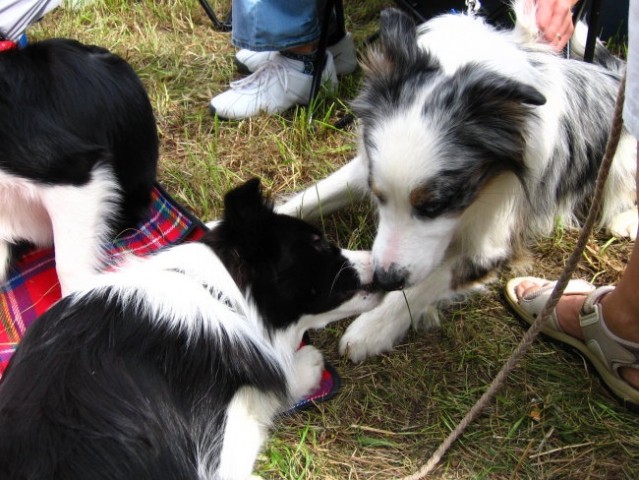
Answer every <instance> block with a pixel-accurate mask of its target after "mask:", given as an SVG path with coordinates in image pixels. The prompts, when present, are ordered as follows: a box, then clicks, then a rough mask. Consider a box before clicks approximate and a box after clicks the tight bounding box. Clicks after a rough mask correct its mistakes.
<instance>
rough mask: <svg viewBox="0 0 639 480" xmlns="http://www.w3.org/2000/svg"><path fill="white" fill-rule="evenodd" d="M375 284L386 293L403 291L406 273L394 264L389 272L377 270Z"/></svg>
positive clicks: (374, 276)
mask: <svg viewBox="0 0 639 480" xmlns="http://www.w3.org/2000/svg"><path fill="white" fill-rule="evenodd" d="M373 284H374V285H375V286H377V287H378V288H381V289H382V290H384V291H386V292H392V291H393V290H401V289H403V288H404V285H405V284H406V271H405V269H403V268H400V267H398V266H397V265H395V264H392V265H391V266H390V268H389V269H388V270H384V269H382V268H376V269H375V274H374V275H373Z"/></svg>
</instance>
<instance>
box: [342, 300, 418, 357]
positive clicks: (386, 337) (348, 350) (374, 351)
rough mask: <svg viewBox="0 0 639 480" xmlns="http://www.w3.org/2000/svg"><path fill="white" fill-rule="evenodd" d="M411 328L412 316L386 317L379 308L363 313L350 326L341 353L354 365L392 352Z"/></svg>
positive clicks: (343, 340)
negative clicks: (374, 356)
mask: <svg viewBox="0 0 639 480" xmlns="http://www.w3.org/2000/svg"><path fill="white" fill-rule="evenodd" d="M409 327H410V316H409V315H408V314H404V313H402V314H399V315H397V316H395V318H393V317H391V316H387V315H385V311H384V309H383V308H381V307H378V308H376V309H374V310H371V311H370V312H366V313H363V314H362V315H360V316H359V317H357V319H356V320H355V321H354V322H353V323H351V324H350V325H349V327H348V328H347V329H346V332H345V333H344V335H343V336H342V338H341V339H340V342H339V352H340V354H342V355H346V356H347V357H348V358H350V359H351V361H352V362H354V363H359V362H361V361H363V360H365V359H366V358H368V357H372V356H373V355H378V354H380V353H383V352H387V351H389V350H392V349H393V347H394V346H395V345H396V344H397V342H399V341H400V340H401V339H402V338H403V337H404V335H406V332H407V331H408V328H409Z"/></svg>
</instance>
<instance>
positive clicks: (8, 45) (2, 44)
mask: <svg viewBox="0 0 639 480" xmlns="http://www.w3.org/2000/svg"><path fill="white" fill-rule="evenodd" d="M16 48H18V44H17V43H16V42H12V41H11V40H0V52H5V51H7V50H14V49H16Z"/></svg>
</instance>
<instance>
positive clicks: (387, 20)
mask: <svg viewBox="0 0 639 480" xmlns="http://www.w3.org/2000/svg"><path fill="white" fill-rule="evenodd" d="M379 34H380V41H381V50H380V49H376V48H371V49H370V50H369V51H368V52H367V54H366V56H365V57H364V60H363V67H364V69H365V71H366V72H367V73H368V74H369V75H373V76H377V77H379V76H387V75H392V74H393V73H397V70H398V69H402V68H404V67H407V66H409V65H414V64H415V62H417V61H418V58H419V55H420V52H419V48H418V47H417V25H416V24H415V22H414V21H413V19H412V18H411V17H410V16H408V15H407V14H406V13H404V12H402V11H401V10H398V9H396V8H387V9H385V10H383V11H382V14H381V18H380V31H379Z"/></svg>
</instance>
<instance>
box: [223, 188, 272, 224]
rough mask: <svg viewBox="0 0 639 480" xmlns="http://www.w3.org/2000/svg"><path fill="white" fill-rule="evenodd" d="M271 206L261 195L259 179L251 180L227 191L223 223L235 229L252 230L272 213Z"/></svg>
mask: <svg viewBox="0 0 639 480" xmlns="http://www.w3.org/2000/svg"><path fill="white" fill-rule="evenodd" d="M272 212H273V205H272V203H271V202H270V201H269V200H267V199H266V198H265V197H264V196H263V195H262V189H261V186H260V179H259V178H252V179H250V180H248V181H247V182H245V183H244V184H242V185H240V186H239V187H236V188H234V189H233V190H231V191H229V192H228V193H227V194H226V195H225V197H224V222H225V223H226V224H227V225H232V226H235V227H251V228H254V226H255V224H256V223H260V220H261V219H262V218H264V214H265V213H266V214H268V213H272Z"/></svg>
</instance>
